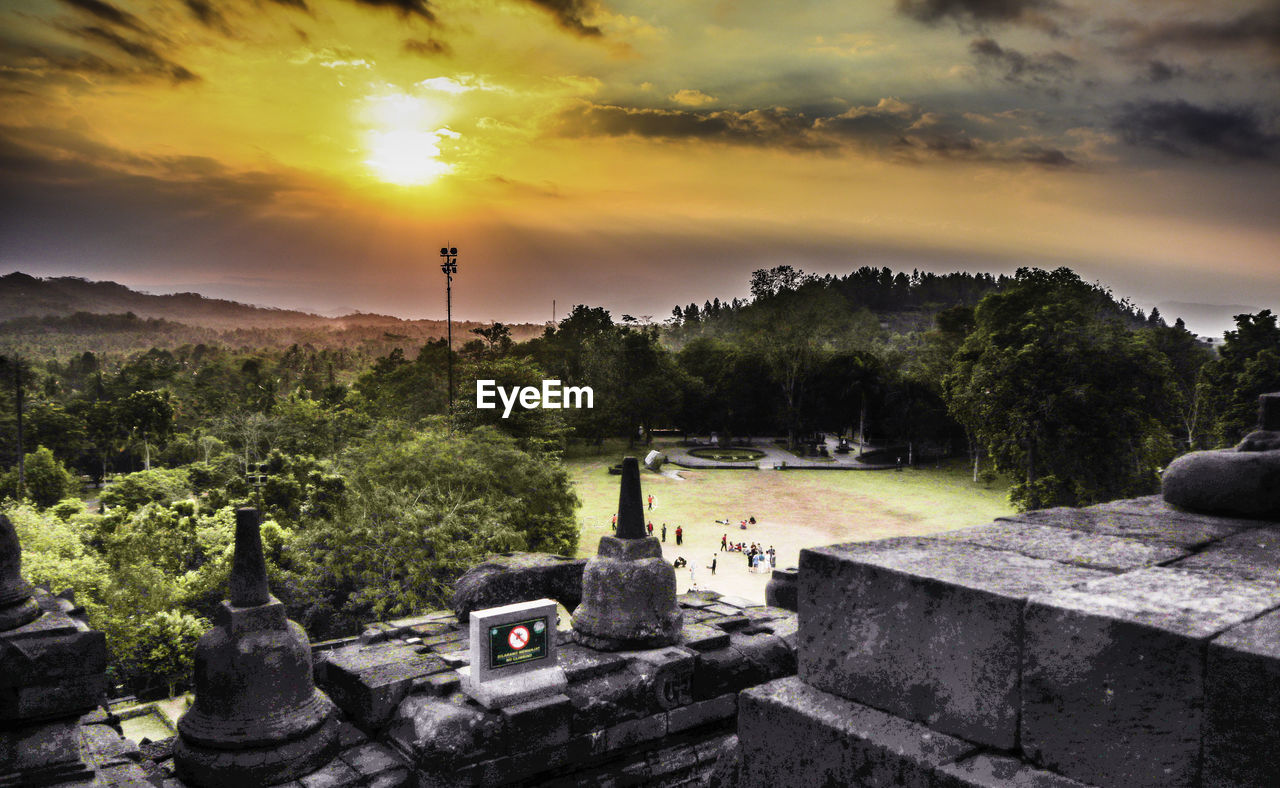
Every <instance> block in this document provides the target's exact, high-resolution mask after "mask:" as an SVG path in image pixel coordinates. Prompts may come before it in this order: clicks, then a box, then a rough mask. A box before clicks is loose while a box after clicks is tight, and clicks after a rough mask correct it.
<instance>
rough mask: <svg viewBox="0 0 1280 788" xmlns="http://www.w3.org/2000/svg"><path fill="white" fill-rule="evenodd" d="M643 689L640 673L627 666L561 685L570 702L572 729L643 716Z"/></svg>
mask: <svg viewBox="0 0 1280 788" xmlns="http://www.w3.org/2000/svg"><path fill="white" fill-rule="evenodd" d="M645 689H646V688H645V684H644V681H643V680H642V679H641V678H640V676H639V675H637V674H635V673H633V672H631V671H629V670H620V671H617V672H616V673H608V674H605V675H603V676H596V677H595V678H591V679H587V680H586V681H575V682H573V683H572V684H570V685H569V686H568V688H567V689H565V694H566V695H568V696H569V700H570V702H572V703H573V709H574V712H573V733H575V734H577V733H587V732H589V731H593V730H599V729H601V728H604V727H606V726H608V725H610V724H613V723H615V722H619V721H621V720H627V719H634V718H636V717H640V716H643V715H644V714H645V713H647V712H648V709H649V698H648V695H647V693H646V692H645Z"/></svg>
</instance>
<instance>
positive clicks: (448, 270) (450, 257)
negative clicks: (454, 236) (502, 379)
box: [440, 246, 458, 423]
mask: <svg viewBox="0 0 1280 788" xmlns="http://www.w3.org/2000/svg"><path fill="white" fill-rule="evenodd" d="M440 259H441V260H443V261H444V262H442V263H441V264H440V271H441V272H442V273H444V308H445V317H446V320H447V323H448V335H449V419H450V423H452V420H453V275H454V274H456V273H458V247H456V246H442V247H440Z"/></svg>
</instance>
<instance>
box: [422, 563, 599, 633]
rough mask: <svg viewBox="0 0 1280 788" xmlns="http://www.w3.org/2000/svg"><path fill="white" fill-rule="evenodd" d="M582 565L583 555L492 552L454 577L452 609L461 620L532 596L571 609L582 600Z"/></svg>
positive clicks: (531, 598) (524, 600)
mask: <svg viewBox="0 0 1280 788" xmlns="http://www.w3.org/2000/svg"><path fill="white" fill-rule="evenodd" d="M586 565H587V561H586V559H585V558H566V557H565V556H562V555H549V554H547V553H504V554H502V555H496V556H494V557H492V558H490V559H489V560H487V561H485V562H484V563H482V564H480V565H479V566H476V567H473V568H471V569H469V570H468V571H467V572H466V574H464V575H463V576H462V577H460V578H458V582H457V583H456V584H455V585H454V592H453V612H454V614H455V615H456V616H457V617H458V620H459V621H461V622H464V623H465V622H466V621H468V620H470V617H471V611H472V610H483V609H485V608H490V607H502V606H503V605H511V604H515V603H516V602H529V601H531V600H534V599H554V600H556V601H557V602H559V603H560V604H562V605H564V607H565V609H566V610H568V611H570V612H572V611H573V610H574V608H576V607H577V606H578V605H579V603H581V601H582V570H583V567H585V566H586ZM424 642H425V639H424Z"/></svg>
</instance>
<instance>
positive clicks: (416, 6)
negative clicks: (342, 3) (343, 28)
mask: <svg viewBox="0 0 1280 788" xmlns="http://www.w3.org/2000/svg"><path fill="white" fill-rule="evenodd" d="M353 2H355V4H356V5H365V6H370V7H372V8H391V9H394V10H395V11H397V12H399V13H400V15H401V16H404V17H410V16H416V17H419V18H421V19H424V20H426V21H428V22H435V21H436V15H435V12H434V11H432V10H431V4H430V3H428V2H427V0H353Z"/></svg>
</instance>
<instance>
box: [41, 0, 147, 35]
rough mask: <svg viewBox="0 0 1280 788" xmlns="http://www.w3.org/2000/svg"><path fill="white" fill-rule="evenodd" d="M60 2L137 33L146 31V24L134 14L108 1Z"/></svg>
mask: <svg viewBox="0 0 1280 788" xmlns="http://www.w3.org/2000/svg"><path fill="white" fill-rule="evenodd" d="M62 2H64V3H66V4H67V5H69V6H71V7H72V8H77V9H79V10H81V11H85V12H87V13H89V14H91V15H93V16H95V17H97V18H98V19H101V20H102V21H104V22H107V23H109V24H112V25H119V26H120V27H127V28H129V29H130V30H134V31H137V32H139V33H147V32H148V31H147V28H146V26H145V25H143V24H142V21H141V20H139V19H138V18H137V17H136V16H134V15H133V14H131V13H129V12H128V11H121V10H120V9H119V8H116V7H115V6H113V5H111V4H110V3H104V2H102V0H62Z"/></svg>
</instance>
